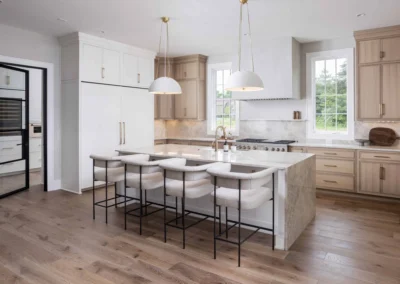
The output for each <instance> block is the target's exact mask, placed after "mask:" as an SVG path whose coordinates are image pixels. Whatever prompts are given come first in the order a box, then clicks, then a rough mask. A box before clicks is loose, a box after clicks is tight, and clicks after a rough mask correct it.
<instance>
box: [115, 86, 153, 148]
mask: <svg viewBox="0 0 400 284" xmlns="http://www.w3.org/2000/svg"><path fill="white" fill-rule="evenodd" d="M121 89H122V101H121V121H122V122H123V123H124V125H123V135H122V136H123V141H122V143H123V144H124V145H128V146H129V147H132V148H139V147H147V146H152V145H153V144H154V113H153V110H154V95H152V94H150V93H149V92H148V91H147V90H140V89H132V88H121Z"/></svg>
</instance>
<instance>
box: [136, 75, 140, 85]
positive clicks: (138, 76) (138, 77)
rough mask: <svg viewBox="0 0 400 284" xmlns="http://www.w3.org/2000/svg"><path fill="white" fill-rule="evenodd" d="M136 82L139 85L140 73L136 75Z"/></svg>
mask: <svg viewBox="0 0 400 284" xmlns="http://www.w3.org/2000/svg"><path fill="white" fill-rule="evenodd" d="M137 82H138V84H140V73H138V74H137Z"/></svg>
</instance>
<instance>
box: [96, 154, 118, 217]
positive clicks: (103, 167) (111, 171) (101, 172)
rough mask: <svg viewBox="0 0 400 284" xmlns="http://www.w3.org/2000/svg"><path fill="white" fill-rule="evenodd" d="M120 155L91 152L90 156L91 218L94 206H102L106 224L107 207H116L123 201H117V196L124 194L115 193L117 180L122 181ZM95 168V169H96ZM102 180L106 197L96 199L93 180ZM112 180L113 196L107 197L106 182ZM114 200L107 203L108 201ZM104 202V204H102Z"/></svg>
mask: <svg viewBox="0 0 400 284" xmlns="http://www.w3.org/2000/svg"><path fill="white" fill-rule="evenodd" d="M121 157H122V156H117V155H97V154H92V155H90V158H91V159H92V160H93V220H95V218H96V216H95V214H96V213H95V208H96V206H99V207H103V208H105V209H106V224H108V208H110V207H113V206H115V207H117V205H118V204H121V203H123V201H122V202H117V198H119V197H124V195H121V194H118V193H117V182H122V181H123V180H124V166H123V164H122V163H121ZM96 168H97V169H96ZM96 181H102V182H105V188H106V193H105V197H106V199H104V200H101V201H97V202H96V197H95V182H96ZM109 182H113V183H114V187H115V191H114V197H112V198H108V183H109ZM112 200H113V201H114V202H113V203H112V204H109V201H112ZM104 203H105V205H104Z"/></svg>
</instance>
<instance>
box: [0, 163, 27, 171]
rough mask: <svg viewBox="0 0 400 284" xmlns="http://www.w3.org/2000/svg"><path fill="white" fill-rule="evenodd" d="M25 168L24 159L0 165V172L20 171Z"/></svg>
mask: <svg viewBox="0 0 400 284" xmlns="http://www.w3.org/2000/svg"><path fill="white" fill-rule="evenodd" d="M24 170H25V160H22V161H17V162H12V163H8V164H4V165H0V174H8V173H12V172H20V171H24Z"/></svg>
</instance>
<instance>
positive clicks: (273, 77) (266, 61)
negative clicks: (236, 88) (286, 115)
mask: <svg viewBox="0 0 400 284" xmlns="http://www.w3.org/2000/svg"><path fill="white" fill-rule="evenodd" d="M253 51H254V64H255V72H257V74H258V75H260V77H261V79H262V80H263V82H264V90H262V91H255V92H232V98H233V99H236V100H245V101H250V100H284V99H300V44H299V42H298V41H296V40H295V39H294V38H292V37H284V38H278V39H272V40H269V41H268V42H266V43H264V44H263V46H262V47H258V48H257V47H256V48H253ZM235 61H236V60H234V61H233V66H232V73H233V72H235V71H236V70H237V62H235Z"/></svg>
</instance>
